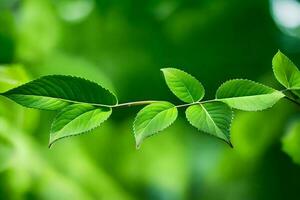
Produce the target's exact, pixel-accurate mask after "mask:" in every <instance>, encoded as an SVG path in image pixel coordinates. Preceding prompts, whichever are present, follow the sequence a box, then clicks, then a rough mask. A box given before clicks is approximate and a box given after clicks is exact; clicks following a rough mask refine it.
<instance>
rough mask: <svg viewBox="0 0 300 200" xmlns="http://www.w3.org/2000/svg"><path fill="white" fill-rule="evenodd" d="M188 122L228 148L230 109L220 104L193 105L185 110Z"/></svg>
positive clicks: (231, 116)
mask: <svg viewBox="0 0 300 200" xmlns="http://www.w3.org/2000/svg"><path fill="white" fill-rule="evenodd" d="M186 118H187V119H188V121H189V122H190V123H191V124H192V125H193V126H194V127H196V128H197V129H199V130H200V131H203V132H206V133H209V134H211V135H213V136H215V137H217V138H220V139H222V140H224V141H225V142H227V143H228V144H229V145H230V146H232V145H231V142H230V125H231V120H232V118H233V113H232V110H231V108H230V107H229V106H228V105H226V104H225V103H222V102H211V103H204V104H199V105H193V106H190V107H188V109H187V110H186Z"/></svg>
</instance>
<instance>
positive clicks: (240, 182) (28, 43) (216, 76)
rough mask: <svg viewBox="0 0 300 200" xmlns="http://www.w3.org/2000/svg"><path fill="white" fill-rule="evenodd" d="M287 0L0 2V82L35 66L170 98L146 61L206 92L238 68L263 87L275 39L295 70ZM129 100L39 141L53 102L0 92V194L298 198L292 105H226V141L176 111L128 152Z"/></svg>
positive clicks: (5, 85) (299, 14)
mask: <svg viewBox="0 0 300 200" xmlns="http://www.w3.org/2000/svg"><path fill="white" fill-rule="evenodd" d="M299 38H300V1H299V0H271V1H267V0H263V1H262V0H251V1H241V0H226V1H224V0H198V1H197V0H148V1H142V0H0V63H1V66H0V92H3V91H6V90H8V89H10V88H12V87H15V86H17V85H20V84H22V83H24V82H27V81H29V80H32V79H35V78H37V77H39V76H42V75H48V74H71V75H76V76H80V77H84V78H87V79H90V80H93V81H95V82H97V83H99V84H102V85H104V86H106V87H109V88H110V89H112V90H113V91H115V93H116V94H117V96H118V97H119V100H120V101H121V102H127V101H136V100H146V99H156V100H169V101H172V102H174V103H177V102H178V100H177V99H176V98H175V97H174V96H173V95H172V93H171V92H170V91H169V90H168V88H167V86H166V85H165V83H164V80H163V76H162V74H161V72H160V71H159V69H160V68H163V67H176V68H180V69H183V70H185V71H187V72H189V73H191V74H193V75H194V76H195V77H197V78H198V79H199V80H200V81H201V82H202V83H203V85H204V86H205V88H206V98H207V99H210V98H214V93H215V91H216V89H217V88H218V86H219V85H220V84H221V83H222V82H224V81H226V80H228V79H231V78H246V79H251V80H255V81H259V82H262V83H265V84H267V85H270V86H274V87H276V88H278V89H281V87H280V86H279V85H278V84H277V83H276V81H275V79H274V77H273V75H272V68H271V67H272V66H271V60H272V57H273V55H274V54H275V53H276V51H277V50H278V49H280V50H281V51H283V52H284V53H285V54H286V55H288V56H289V57H290V58H291V59H292V60H293V61H294V62H295V63H296V64H298V66H300V39H299ZM139 109H140V108H125V109H118V110H115V111H114V113H113V116H112V118H111V119H110V120H109V121H107V122H106V123H104V124H103V125H102V126H101V127H100V128H97V129H96V130H94V131H93V132H91V133H88V134H85V135H81V136H78V137H73V138H69V139H66V140H61V141H60V142H58V143H57V144H56V145H55V146H54V147H53V148H52V149H50V150H49V149H48V148H47V144H48V138H49V129H50V125H51V120H52V118H53V117H54V115H55V114H54V113H52V112H44V111H43V112H40V111H36V110H32V109H26V108H23V107H21V106H19V105H17V104H15V103H13V102H11V101H9V100H7V99H4V98H2V97H1V98H0V199H5V200H9V199H12V200H15V199H16V200H21V199H46V200H48V199H49V200H66V199H72V200H76V199H78V200H89V199H104V200H127V199H128V200H129V199H138V200H139V199H149V200H153V199H155V200H156V199H157V200H181V199H204V200H241V199H243V200H253V199H256V200H260V199H261V200H266V199H272V200H277V199H278V200H279V199H298V198H299V180H300V166H299V164H300V115H299V107H297V106H295V105H294V104H292V103H290V102H288V101H287V100H281V101H280V102H279V103H278V104H277V105H276V106H274V107H273V108H271V109H268V110H266V111H263V112H247V113H246V112H235V119H234V122H233V125H232V136H231V137H232V142H233V145H234V149H231V148H230V147H228V146H227V145H226V144H225V143H223V142H220V141H219V140H218V139H215V138H213V137H211V136H208V135H206V134H203V133H201V132H198V131H197V130H196V129H195V128H193V127H191V126H190V125H189V124H188V122H187V121H186V120H185V118H184V110H180V116H181V117H180V118H179V119H178V120H177V121H176V123H175V124H174V125H173V126H171V127H170V128H168V129H167V130H165V131H163V132H162V133H161V134H158V135H157V136H155V137H151V138H150V139H148V140H147V141H146V142H145V143H144V144H143V145H142V148H141V149H140V150H136V149H135V144H134V137H133V134H132V127H131V126H132V122H133V120H134V116H135V114H136V112H137V111H138V110H139Z"/></svg>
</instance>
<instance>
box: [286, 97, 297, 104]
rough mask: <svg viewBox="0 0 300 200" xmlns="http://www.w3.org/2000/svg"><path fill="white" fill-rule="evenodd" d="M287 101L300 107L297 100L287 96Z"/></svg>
mask: <svg viewBox="0 0 300 200" xmlns="http://www.w3.org/2000/svg"><path fill="white" fill-rule="evenodd" d="M285 98H286V99H288V100H290V101H291V102H293V103H295V104H296V105H298V106H300V103H299V102H298V101H296V100H295V99H293V98H291V97H289V96H285Z"/></svg>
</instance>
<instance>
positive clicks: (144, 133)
mask: <svg viewBox="0 0 300 200" xmlns="http://www.w3.org/2000/svg"><path fill="white" fill-rule="evenodd" d="M177 114H178V111H177V108H176V107H175V106H174V105H173V104H171V103H169V102H158V103H153V104H150V105H148V106H146V107H144V108H143V109H142V110H141V111H140V112H139V113H138V114H137V116H136V118H135V121H134V124H133V130H134V136H135V141H136V146H137V148H139V147H140V145H141V143H142V142H143V141H144V140H145V139H146V138H147V137H150V136H152V135H154V134H156V133H157V132H159V131H162V130H164V129H165V128H167V127H169V126H170V125H171V124H172V123H173V122H174V121H175V120H176V118H177Z"/></svg>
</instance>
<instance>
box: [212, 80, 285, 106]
mask: <svg viewBox="0 0 300 200" xmlns="http://www.w3.org/2000/svg"><path fill="white" fill-rule="evenodd" d="M283 97H284V94H283V93H282V92H280V91H277V90H275V89H273V88H270V87H268V86H265V85H262V84H259V83H255V82H253V81H249V80H244V79H235V80H230V81H227V82H225V83H223V84H222V85H221V86H220V87H219V89H218V90H217V93H216V98H217V99H218V100H220V101H222V102H224V103H227V104H228V105H229V106H230V107H232V108H236V109H240V110H245V111H258V110H263V109H266V108H270V107H272V106H273V105H274V104H275V103H276V102H277V101H278V100H280V99H281V98H283Z"/></svg>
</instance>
